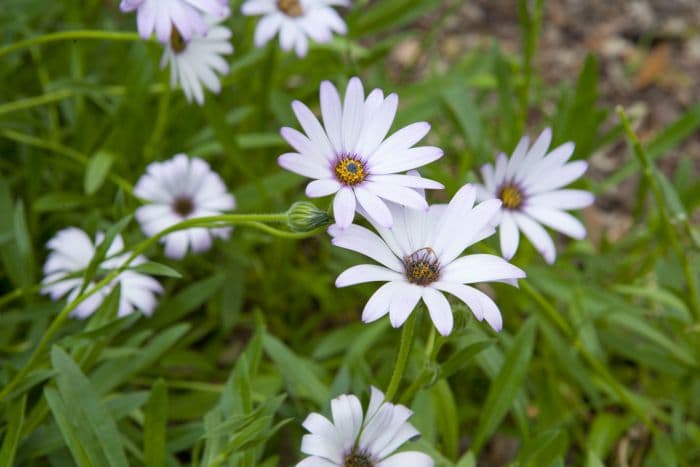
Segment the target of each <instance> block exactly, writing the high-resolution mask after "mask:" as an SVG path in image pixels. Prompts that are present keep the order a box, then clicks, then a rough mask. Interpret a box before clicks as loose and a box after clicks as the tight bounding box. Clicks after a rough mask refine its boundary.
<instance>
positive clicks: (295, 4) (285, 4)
mask: <svg viewBox="0 0 700 467" xmlns="http://www.w3.org/2000/svg"><path fill="white" fill-rule="evenodd" d="M277 8H279V9H280V11H282V12H283V13H284V14H285V15H287V16H292V17H297V16H301V15H303V14H304V9H303V8H302V7H301V0H277Z"/></svg>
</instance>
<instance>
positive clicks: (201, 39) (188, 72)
mask: <svg viewBox="0 0 700 467" xmlns="http://www.w3.org/2000/svg"><path fill="white" fill-rule="evenodd" d="M207 21H208V22H209V23H210V25H211V29H209V31H208V32H207V34H206V35H202V34H199V33H195V34H194V35H193V36H192V38H191V39H190V40H185V39H184V37H183V36H181V35H180V34H179V33H178V30H177V29H173V34H172V36H171V37H170V41H168V43H167V44H165V50H164V52H163V58H162V59H161V62H160V65H161V68H165V66H166V65H167V64H168V63H170V87H172V88H175V86H177V84H178V83H180V86H182V90H183V91H184V93H185V97H186V98H187V100H188V101H190V102H191V101H192V99H193V98H194V100H196V101H197V103H198V104H199V105H202V104H204V90H203V89H202V84H203V85H204V86H205V87H206V88H207V89H209V90H210V91H212V92H214V93H216V94H218V93H219V92H220V91H221V82H220V81H219V77H218V76H217V73H218V74H220V75H225V74H226V73H228V70H229V66H228V63H227V62H226V60H224V59H223V58H222V55H230V54H231V53H233V45H231V42H230V39H231V31H230V30H229V29H228V28H226V27H224V26H219V25H216V23H214V22H213V21H211V18H207Z"/></svg>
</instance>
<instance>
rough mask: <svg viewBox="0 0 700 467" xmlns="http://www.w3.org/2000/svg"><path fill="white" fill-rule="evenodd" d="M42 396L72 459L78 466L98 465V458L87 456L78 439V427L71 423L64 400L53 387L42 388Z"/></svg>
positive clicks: (72, 415)
mask: <svg viewBox="0 0 700 467" xmlns="http://www.w3.org/2000/svg"><path fill="white" fill-rule="evenodd" d="M44 397H45V398H46V402H47V403H48V405H49V408H50V409H51V413H52V414H53V417H54V420H56V424H57V425H58V428H59V430H61V434H62V435H63V439H64V440H65V442H66V445H67V446H68V449H70V452H71V454H73V460H74V461H75V462H76V463H77V464H78V466H79V467H95V466H96V465H100V464H99V463H98V462H99V460H96V461H92V460H91V459H90V457H89V456H88V454H87V452H86V450H85V447H84V446H83V444H82V443H81V441H80V437H79V435H78V431H79V430H78V427H77V426H76V425H75V424H74V423H73V421H74V420H75V418H74V414H73V411H69V410H68V408H67V407H66V404H65V402H64V401H63V399H62V398H61V396H60V395H59V394H58V391H56V390H55V389H54V388H49V387H46V388H44ZM89 446H90V445H89Z"/></svg>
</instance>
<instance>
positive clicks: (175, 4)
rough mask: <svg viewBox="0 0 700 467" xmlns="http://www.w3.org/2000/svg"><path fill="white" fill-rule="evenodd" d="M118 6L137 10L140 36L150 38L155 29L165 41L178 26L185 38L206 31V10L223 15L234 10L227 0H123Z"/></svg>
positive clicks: (205, 32) (200, 34)
mask: <svg viewBox="0 0 700 467" xmlns="http://www.w3.org/2000/svg"><path fill="white" fill-rule="evenodd" d="M119 8H120V9H121V10H122V11H123V12H125V13H128V12H131V11H134V10H137V19H136V21H137V25H138V30H139V34H140V35H141V37H143V38H144V39H148V38H149V37H151V34H153V31H155V32H156V37H157V38H158V40H159V41H160V42H161V43H163V44H165V43H166V42H168V41H169V40H170V36H171V34H172V33H173V32H174V31H175V30H177V31H179V34H180V36H182V37H183V38H184V39H185V40H186V41H189V40H190V39H191V38H192V37H194V36H195V35H199V36H200V37H201V36H204V35H206V34H207V29H208V26H207V22H206V21H205V20H204V18H203V17H202V14H203V13H206V14H209V15H211V16H214V17H216V18H220V19H221V18H225V17H227V16H228V15H229V14H230V12H231V10H230V8H229V6H228V0H122V1H121V3H120V5H119Z"/></svg>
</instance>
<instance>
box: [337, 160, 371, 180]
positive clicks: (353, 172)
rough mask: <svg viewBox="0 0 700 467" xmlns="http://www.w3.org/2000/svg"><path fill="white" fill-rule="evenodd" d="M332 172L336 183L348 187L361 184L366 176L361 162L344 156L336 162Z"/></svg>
mask: <svg viewBox="0 0 700 467" xmlns="http://www.w3.org/2000/svg"><path fill="white" fill-rule="evenodd" d="M333 170H334V171H335V176H336V178H338V181H340V182H341V183H343V184H345V185H349V186H354V185H357V184H358V183H361V182H362V181H363V180H364V179H365V177H366V176H367V174H366V173H365V166H364V164H363V163H362V161H360V160H359V159H356V158H354V157H352V156H345V157H343V158H342V159H340V160H339V161H338V162H336V164H335V167H334V169H333Z"/></svg>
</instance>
